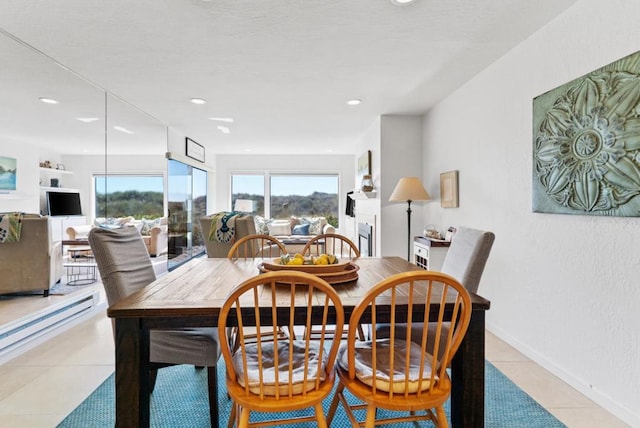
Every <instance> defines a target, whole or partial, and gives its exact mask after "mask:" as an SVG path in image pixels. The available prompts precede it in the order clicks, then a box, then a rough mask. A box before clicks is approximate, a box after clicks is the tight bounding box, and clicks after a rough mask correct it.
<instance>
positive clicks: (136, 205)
mask: <svg viewBox="0 0 640 428" xmlns="http://www.w3.org/2000/svg"><path fill="white" fill-rule="evenodd" d="M94 185H95V195H96V201H95V206H96V217H127V216H133V217H134V218H136V219H142V218H148V219H152V218H158V217H162V216H164V184H163V178H162V176H161V175H107V176H105V175H95V176H94Z"/></svg>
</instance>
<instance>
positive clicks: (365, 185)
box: [360, 174, 373, 192]
mask: <svg viewBox="0 0 640 428" xmlns="http://www.w3.org/2000/svg"><path fill="white" fill-rule="evenodd" d="M360 190H362V191H363V192H373V180H371V175H370V174H365V175H363V176H362V184H361V185H360Z"/></svg>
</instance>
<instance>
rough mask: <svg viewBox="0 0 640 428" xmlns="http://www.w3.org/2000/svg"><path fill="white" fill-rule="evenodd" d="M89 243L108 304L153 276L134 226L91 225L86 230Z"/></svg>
mask: <svg viewBox="0 0 640 428" xmlns="http://www.w3.org/2000/svg"><path fill="white" fill-rule="evenodd" d="M89 245H90V246H91V250H92V251H93V256H94V257H95V260H96V264H97V265H98V270H99V271H100V277H101V278H102V283H103V285H104V289H105V292H106V293H107V301H108V303H109V306H111V305H113V304H115V303H116V302H118V301H119V300H120V299H122V298H125V297H127V296H129V295H130V294H132V293H134V292H136V291H138V290H140V289H141V288H143V287H145V286H147V285H148V284H150V283H151V282H153V281H154V280H155V279H156V275H155V272H154V271H153V265H152V264H151V259H150V258H149V253H148V252H147V247H146V246H145V244H144V241H143V240H142V236H141V235H140V233H138V231H137V229H136V228H135V227H122V228H120V229H102V228H99V227H95V228H93V229H91V231H90V232H89Z"/></svg>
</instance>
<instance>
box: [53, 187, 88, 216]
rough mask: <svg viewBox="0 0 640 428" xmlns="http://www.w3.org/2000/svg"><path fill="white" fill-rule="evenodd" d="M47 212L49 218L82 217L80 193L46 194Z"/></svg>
mask: <svg viewBox="0 0 640 428" xmlns="http://www.w3.org/2000/svg"><path fill="white" fill-rule="evenodd" d="M47 212H48V213H49V215H50V216H58V215H82V209H81V208H80V193H78V192H47Z"/></svg>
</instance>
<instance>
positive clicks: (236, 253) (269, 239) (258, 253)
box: [227, 234, 287, 260]
mask: <svg viewBox="0 0 640 428" xmlns="http://www.w3.org/2000/svg"><path fill="white" fill-rule="evenodd" d="M283 254H287V248H286V247H285V246H284V244H283V243H282V242H280V241H278V239H276V238H274V237H273V236H270V235H259V234H251V235H247V236H244V237H242V238H240V239H238V240H237V241H236V242H235V243H234V244H233V245H232V246H231V248H230V249H229V252H228V253H227V258H229V259H231V260H237V259H244V260H247V259H264V258H276V257H280V256H281V255H283Z"/></svg>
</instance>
